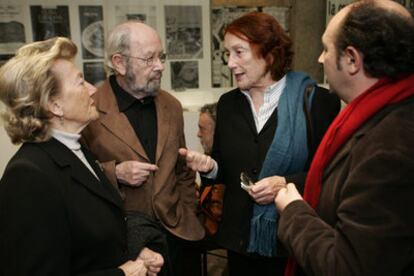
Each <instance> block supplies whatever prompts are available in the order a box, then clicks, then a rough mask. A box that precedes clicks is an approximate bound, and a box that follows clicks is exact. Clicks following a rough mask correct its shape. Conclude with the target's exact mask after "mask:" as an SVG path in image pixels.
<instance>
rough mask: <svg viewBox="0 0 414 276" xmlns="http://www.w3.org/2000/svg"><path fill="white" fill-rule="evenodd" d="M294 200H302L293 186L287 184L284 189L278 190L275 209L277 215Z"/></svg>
mask: <svg viewBox="0 0 414 276" xmlns="http://www.w3.org/2000/svg"><path fill="white" fill-rule="evenodd" d="M296 200H303V198H302V196H301V195H300V194H299V192H298V190H297V189H296V186H295V184H293V183H289V184H287V185H286V188H282V189H280V191H279V193H278V194H277V195H276V198H275V204H276V208H277V210H278V211H279V213H282V212H283V210H284V209H285V208H286V206H288V205H289V204H290V203H292V202H293V201H296Z"/></svg>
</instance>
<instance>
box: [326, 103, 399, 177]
mask: <svg viewBox="0 0 414 276" xmlns="http://www.w3.org/2000/svg"><path fill="white" fill-rule="evenodd" d="M396 106H398V105H391V106H388V107H386V108H384V109H383V110H381V111H380V112H378V113H377V114H375V115H374V116H373V117H371V118H370V119H369V120H368V121H367V122H365V124H363V125H362V126H361V127H360V128H359V129H358V130H357V131H356V132H355V133H354V134H353V135H352V137H351V138H350V139H349V140H348V141H347V142H346V143H345V145H343V147H342V148H341V149H340V150H339V151H338V153H337V154H336V155H335V156H334V157H333V158H332V161H331V162H329V164H328V165H327V166H326V168H325V171H324V174H323V178H326V177H327V176H328V175H330V174H331V172H332V171H333V170H334V169H335V168H336V167H337V166H338V164H339V163H340V162H341V160H343V159H344V158H346V157H347V156H348V155H349V153H350V151H351V150H352V148H353V147H354V146H355V145H356V143H358V141H359V139H361V138H362V137H364V136H365V135H366V133H368V132H369V131H370V130H371V129H372V128H373V127H374V126H375V125H376V124H378V122H379V121H381V120H382V119H383V118H384V117H385V116H386V115H387V114H388V113H389V112H391V111H392V110H393V109H395V108H396Z"/></svg>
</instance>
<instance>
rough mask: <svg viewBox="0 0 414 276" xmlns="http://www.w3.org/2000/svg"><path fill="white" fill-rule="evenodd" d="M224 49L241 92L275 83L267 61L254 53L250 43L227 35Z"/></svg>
mask: <svg viewBox="0 0 414 276" xmlns="http://www.w3.org/2000/svg"><path fill="white" fill-rule="evenodd" d="M224 48H225V49H226V53H227V56H228V63H227V66H228V67H229V68H230V70H231V71H232V72H233V74H234V77H235V79H236V82H237V86H238V87H239V88H240V89H241V90H250V89H252V88H266V87H268V86H269V85H271V84H272V83H273V82H274V81H273V80H272V76H271V73H270V71H269V70H268V69H267V64H266V60H265V59H264V58H262V57H259V56H257V55H256V54H255V53H254V51H253V49H252V47H251V46H250V43H249V42H248V41H246V40H243V39H241V38H239V37H238V36H235V35H233V34H231V33H227V34H226V35H225V36H224Z"/></svg>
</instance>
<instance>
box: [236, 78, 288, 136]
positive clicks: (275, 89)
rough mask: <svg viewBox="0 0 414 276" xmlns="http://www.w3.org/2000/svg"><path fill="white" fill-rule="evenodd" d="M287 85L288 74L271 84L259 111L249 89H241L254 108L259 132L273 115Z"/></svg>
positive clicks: (253, 111)
mask: <svg viewBox="0 0 414 276" xmlns="http://www.w3.org/2000/svg"><path fill="white" fill-rule="evenodd" d="M285 87H286V75H285V76H284V77H283V78H281V79H280V80H279V81H278V82H276V83H275V84H272V85H271V86H269V87H268V88H267V89H266V91H265V92H264V95H263V105H262V106H261V107H260V108H259V111H258V112H256V110H255V108H254V104H253V100H252V97H251V96H250V94H249V92H248V91H241V92H242V93H243V94H244V95H245V96H246V98H247V100H248V101H249V103H250V107H251V109H252V114H253V118H254V122H255V124H256V130H257V133H260V131H261V130H262V128H263V126H264V125H265V124H266V122H267V120H268V119H269V118H270V116H271V115H272V113H273V111H274V110H275V109H276V107H277V105H278V104H279V99H280V96H281V95H282V92H283V89H285Z"/></svg>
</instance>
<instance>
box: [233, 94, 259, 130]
mask: <svg viewBox="0 0 414 276" xmlns="http://www.w3.org/2000/svg"><path fill="white" fill-rule="evenodd" d="M235 104H236V106H235V110H238V111H239V112H240V113H241V115H242V116H241V117H243V118H244V119H245V120H246V122H247V125H248V126H249V128H250V129H251V131H252V133H254V134H256V135H257V134H258V133H257V129H256V124H255V122H254V116H253V111H252V108H251V106H250V103H249V100H248V99H246V96H245V95H244V94H243V93H242V92H241V91H240V90H238V100H237V101H236V102H235Z"/></svg>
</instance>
